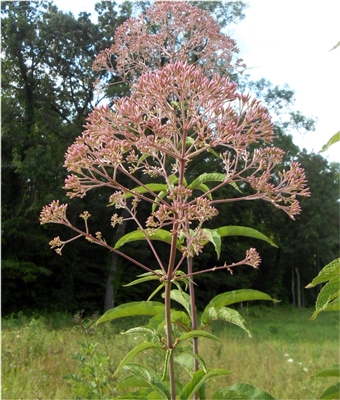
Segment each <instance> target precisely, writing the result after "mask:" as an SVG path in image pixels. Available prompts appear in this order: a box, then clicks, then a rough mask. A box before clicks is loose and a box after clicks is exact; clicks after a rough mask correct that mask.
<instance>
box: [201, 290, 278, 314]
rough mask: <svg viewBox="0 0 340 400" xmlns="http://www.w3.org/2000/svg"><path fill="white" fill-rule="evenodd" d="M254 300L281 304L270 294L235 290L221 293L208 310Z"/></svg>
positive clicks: (210, 303)
mask: <svg viewBox="0 0 340 400" xmlns="http://www.w3.org/2000/svg"><path fill="white" fill-rule="evenodd" d="M252 300H266V301H273V302H274V303H278V302H279V301H278V300H275V299H273V298H272V297H270V296H269V294H266V293H263V292H260V291H258V290H253V289H240V290H233V291H231V292H225V293H221V294H219V295H217V296H215V297H214V298H213V299H211V300H210V302H209V304H208V305H207V307H206V309H208V308H210V307H216V308H220V307H225V306H229V305H230V304H234V303H241V302H243V301H252ZM203 314H204V312H203Z"/></svg>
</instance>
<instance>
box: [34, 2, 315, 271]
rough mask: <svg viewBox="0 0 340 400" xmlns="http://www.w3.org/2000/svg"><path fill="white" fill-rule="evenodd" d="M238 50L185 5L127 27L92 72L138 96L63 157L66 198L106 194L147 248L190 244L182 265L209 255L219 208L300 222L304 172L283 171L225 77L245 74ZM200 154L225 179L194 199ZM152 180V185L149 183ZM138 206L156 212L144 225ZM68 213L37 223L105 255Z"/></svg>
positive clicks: (96, 121)
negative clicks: (59, 227) (193, 175)
mask: <svg viewBox="0 0 340 400" xmlns="http://www.w3.org/2000/svg"><path fill="white" fill-rule="evenodd" d="M236 51H237V49H236V46H235V43H234V42H233V41H232V40H231V39H230V38H228V37H226V36H224V35H222V34H221V33H220V31H219V28H218V26H217V24H216V23H215V21H214V20H213V19H212V18H211V17H210V16H209V15H208V14H207V13H206V12H203V11H201V10H199V9H197V8H195V7H193V6H191V5H190V4H188V3H182V2H179V3H178V2H157V3H156V4H155V5H154V6H153V7H151V8H150V9H149V10H148V11H147V12H146V14H145V15H143V16H141V17H139V18H137V19H130V20H128V21H127V22H126V23H125V24H123V25H122V26H121V27H120V28H119V29H118V30H117V32H116V36H115V43H114V45H113V46H112V47H111V48H110V49H107V50H105V51H104V52H102V53H101V54H100V55H99V56H98V57H97V59H96V61H95V65H94V66H95V68H96V69H99V70H100V69H105V70H107V69H108V70H111V71H112V72H114V73H118V74H120V75H121V76H123V77H124V79H129V80H130V81H131V82H132V84H131V95H130V96H128V97H124V98H121V99H118V100H116V101H115V103H114V106H113V109H112V110H111V109H110V108H109V107H107V106H101V107H98V108H96V109H94V111H93V112H92V113H91V114H90V116H89V117H88V120H87V124H86V127H85V130H84V132H83V134H82V135H81V136H79V137H78V138H77V139H76V141H75V142H74V144H72V145H71V146H70V147H69V149H68V150H67V153H66V156H65V164H64V165H65V167H66V168H67V170H68V172H69V173H70V174H69V175H68V177H67V179H66V181H65V187H64V188H65V189H66V190H67V195H68V196H69V197H71V198H73V197H83V196H85V195H86V193H87V191H88V190H91V189H93V188H99V187H103V186H106V187H109V188H111V189H112V195H111V196H110V199H109V205H111V206H114V207H115V208H116V209H119V208H124V209H126V210H127V212H128V214H129V217H128V218H129V219H133V220H134V221H135V222H136V224H137V228H138V229H139V230H141V231H142V232H144V234H145V238H146V239H147V240H148V243H149V245H150V246H151V248H152V243H151V240H150V235H152V234H153V233H155V231H157V230H158V229H161V228H164V227H167V228H168V229H169V231H170V232H171V234H172V237H173V238H175V239H176V238H177V237H179V236H182V237H185V244H184V245H183V246H182V249H183V254H184V257H193V256H194V255H197V254H198V253H199V252H200V251H201V250H202V248H203V246H204V242H206V241H207V237H206V233H205V231H204V229H203V225H204V223H205V222H206V221H207V220H209V219H211V218H213V217H215V216H216V215H217V214H218V211H217V209H216V204H218V203H222V202H231V201H241V200H256V199H262V200H265V201H268V202H270V203H272V204H273V205H274V206H275V207H277V208H280V209H282V210H283V211H285V212H286V213H287V214H288V215H289V216H290V217H291V218H294V216H295V215H296V214H298V213H299V212H300V205H299V202H298V200H297V196H309V191H308V188H307V181H306V177H305V173H304V170H303V168H301V166H300V165H299V164H298V163H296V162H292V164H291V167H290V169H289V170H282V171H279V170H278V168H279V167H280V165H281V162H282V158H283V155H284V152H283V151H282V150H280V149H278V148H275V147H274V146H273V145H272V141H273V138H274V132H273V125H272V123H271V120H270V117H269V115H268V113H267V111H266V109H265V108H264V107H263V106H262V105H261V104H260V102H259V101H258V100H257V99H254V98H252V97H251V96H250V95H247V94H242V93H240V92H238V91H237V85H236V84H235V83H233V82H231V81H230V79H229V78H228V77H227V74H220V73H218V72H220V67H223V68H224V69H225V70H228V69H230V68H234V67H235V66H237V65H238V62H236V63H234V64H232V59H233V56H234V53H236ZM114 55H115V56H114ZM113 56H114V57H113ZM113 58H114V60H115V61H114V65H113V64H110V62H111V61H112V59H113ZM202 153H206V154H207V156H208V155H209V157H214V158H215V160H218V162H219V165H221V170H220V171H218V175H219V177H218V179H216V180H213V179H212V180H211V181H210V183H209V185H205V184H204V185H198V187H195V188H196V189H198V190H200V192H198V191H197V190H195V193H193V192H194V189H192V188H191V187H190V184H191V182H187V180H186V179H188V178H187V175H186V171H187V168H188V165H189V164H190V163H194V160H195V158H196V157H197V156H198V155H200V154H202ZM209 172H210V171H209ZM145 175H147V176H148V182H154V183H155V186H152V184H151V185H150V184H146V183H144V180H143V178H141V176H145ZM221 176H222V178H221ZM157 185H158V186H160V187H161V188H160V189H159V188H157ZM226 185H232V186H234V187H235V188H236V189H237V190H235V194H234V196H233V197H232V198H224V199H221V198H218V196H217V193H218V190H219V189H220V188H221V187H223V186H226ZM133 188H135V189H133ZM249 193H250V194H249ZM131 198H132V200H131ZM141 200H144V201H147V202H149V203H151V205H152V206H151V213H150V215H149V216H148V217H147V219H146V221H140V220H139V219H138V218H137V207H138V203H139V201H141ZM66 207H67V205H59V202H52V203H51V204H50V205H49V206H46V207H44V209H43V210H42V212H41V223H47V222H56V223H62V224H65V225H67V226H70V227H71V228H72V229H75V230H76V231H77V233H79V235H83V236H85V237H86V239H87V240H90V241H92V242H95V243H97V244H100V245H103V246H105V247H107V248H110V246H108V245H107V243H106V242H105V240H104V239H103V238H102V235H101V233H100V232H97V234H95V235H94V236H92V235H91V234H90V233H89V228H88V224H87V219H88V217H89V214H85V213H83V214H81V217H82V218H83V219H84V222H85V227H86V231H85V232H81V231H80V230H79V229H76V228H74V227H72V225H71V224H70V222H69V221H68V220H67V218H66ZM123 221H124V218H122V217H121V216H119V215H118V214H116V213H115V214H113V216H112V218H111V224H112V226H113V227H115V226H116V225H117V224H122V223H123ZM77 237H78V236H77ZM57 239H58V240H57ZM57 239H55V240H54V241H52V242H53V243H52V242H51V245H52V247H57V248H58V249H60V250H61V248H62V247H63V246H64V244H65V243H66V242H61V241H60V239H59V238H57ZM175 239H174V243H175V242H176V240H175ZM110 249H111V250H113V251H116V250H115V249H113V248H110ZM60 250H59V252H60ZM153 251H154V249H153ZM154 253H155V251H154ZM155 255H156V254H155ZM156 257H157V255H156ZM259 262H260V258H259V255H258V254H257V253H256V251H255V250H254V249H250V250H249V251H248V252H247V255H246V258H245V260H243V263H246V264H249V265H252V266H254V267H257V266H258V264H259ZM136 263H137V264H138V262H136ZM235 265H236V264H235ZM237 265H238V264H237ZM228 268H229V267H228Z"/></svg>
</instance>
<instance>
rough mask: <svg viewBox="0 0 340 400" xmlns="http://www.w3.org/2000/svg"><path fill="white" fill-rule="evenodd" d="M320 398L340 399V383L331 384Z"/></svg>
mask: <svg viewBox="0 0 340 400" xmlns="http://www.w3.org/2000/svg"><path fill="white" fill-rule="evenodd" d="M320 399H336V400H339V399H340V383H336V384H335V385H332V386H330V387H329V388H328V389H327V390H326V391H325V392H324V393H322V395H321V396H320Z"/></svg>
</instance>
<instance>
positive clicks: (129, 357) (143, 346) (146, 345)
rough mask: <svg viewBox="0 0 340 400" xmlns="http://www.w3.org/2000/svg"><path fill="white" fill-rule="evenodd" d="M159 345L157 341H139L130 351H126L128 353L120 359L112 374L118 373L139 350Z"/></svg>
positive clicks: (159, 346)
mask: <svg viewBox="0 0 340 400" xmlns="http://www.w3.org/2000/svg"><path fill="white" fill-rule="evenodd" d="M161 348H162V347H161V345H160V344H159V343H154V342H146V343H140V344H138V345H137V346H136V347H134V348H133V349H132V350H131V351H129V352H128V354H127V355H126V356H125V357H124V358H123V359H122V361H121V362H120V363H119V365H118V367H117V369H116V371H115V373H114V376H116V375H117V374H118V372H119V371H120V370H121V369H122V368H123V367H124V366H125V365H126V364H127V363H128V362H130V361H131V360H132V359H133V357H135V356H136V355H137V354H138V353H140V352H141V351H145V350H148V349H161Z"/></svg>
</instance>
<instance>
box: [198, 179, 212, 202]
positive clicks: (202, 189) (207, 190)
mask: <svg viewBox="0 0 340 400" xmlns="http://www.w3.org/2000/svg"><path fill="white" fill-rule="evenodd" d="M195 189H197V190H200V191H201V192H204V193H207V192H209V190H210V188H209V187H208V186H207V185H205V184H204V183H201V184H200V185H198V186H197V187H196V188H195ZM208 197H209V199H210V200H212V195H211V193H209V194H208Z"/></svg>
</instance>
